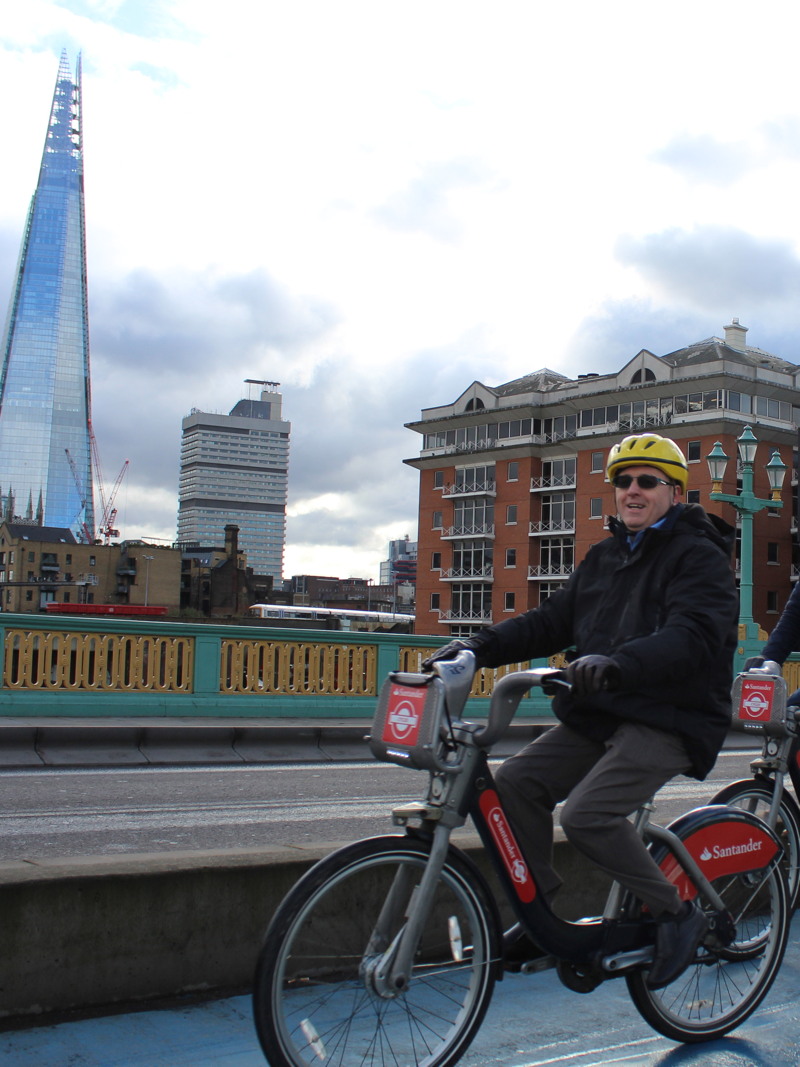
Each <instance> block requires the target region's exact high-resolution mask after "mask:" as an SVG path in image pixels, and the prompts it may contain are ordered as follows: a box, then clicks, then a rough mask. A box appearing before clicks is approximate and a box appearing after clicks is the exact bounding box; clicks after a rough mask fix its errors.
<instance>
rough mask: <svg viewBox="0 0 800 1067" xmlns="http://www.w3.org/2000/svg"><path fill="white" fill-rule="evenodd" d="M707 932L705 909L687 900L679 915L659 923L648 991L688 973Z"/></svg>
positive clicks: (661, 987) (648, 978) (648, 980)
mask: <svg viewBox="0 0 800 1067" xmlns="http://www.w3.org/2000/svg"><path fill="white" fill-rule="evenodd" d="M707 929H708V919H707V918H706V916H705V914H704V913H703V911H702V909H701V908H700V907H698V905H697V904H696V903H694V902H691V901H688V900H685V901H684V902H683V905H682V907H681V910H680V911H679V912H678V914H677V915H673V916H670V917H669V918H665V919H661V920H659V923H658V928H657V932H656V950H655V955H654V957H653V966H652V967H651V968H650V973H649V974H648V976H647V988H648V989H663V987H664V986H666V985H669V983H670V982H673V981H674V980H675V979H676V978H677V977H678V975H679V974H681V972H682V971H685V970H686V968H687V967H688V966H689V964H690V963H691V962H692V960H693V959H694V954H695V952H696V951H697V946H698V945H699V944H700V942H701V941H702V939H703V936H704V934H705V932H706V930H707Z"/></svg>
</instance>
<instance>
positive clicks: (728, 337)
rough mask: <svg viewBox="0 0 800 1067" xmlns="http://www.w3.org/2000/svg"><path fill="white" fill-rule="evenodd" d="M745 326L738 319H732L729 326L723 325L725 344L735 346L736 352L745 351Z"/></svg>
mask: <svg viewBox="0 0 800 1067" xmlns="http://www.w3.org/2000/svg"><path fill="white" fill-rule="evenodd" d="M746 336H747V327H746V326H742V325H740V323H739V320H738V319H734V320H733V321H732V322H731V324H730V326H726V327H725V344H726V345H728V346H729V347H730V348H735V349H736V350H737V352H746V351H747V340H746Z"/></svg>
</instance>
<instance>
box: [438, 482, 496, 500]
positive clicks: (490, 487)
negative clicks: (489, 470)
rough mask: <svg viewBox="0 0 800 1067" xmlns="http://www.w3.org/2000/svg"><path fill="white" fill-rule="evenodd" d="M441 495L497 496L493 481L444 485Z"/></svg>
mask: <svg viewBox="0 0 800 1067" xmlns="http://www.w3.org/2000/svg"><path fill="white" fill-rule="evenodd" d="M442 496H447V497H452V496H497V488H496V486H495V483H494V482H493V481H485V482H477V483H476V484H475V485H445V486H443V487H442Z"/></svg>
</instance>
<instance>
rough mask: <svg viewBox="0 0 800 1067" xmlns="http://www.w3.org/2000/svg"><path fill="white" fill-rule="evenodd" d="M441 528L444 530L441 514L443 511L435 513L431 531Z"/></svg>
mask: <svg viewBox="0 0 800 1067" xmlns="http://www.w3.org/2000/svg"><path fill="white" fill-rule="evenodd" d="M441 528H442V513H441V511H434V513H433V516H432V518H431V529H432V530H441Z"/></svg>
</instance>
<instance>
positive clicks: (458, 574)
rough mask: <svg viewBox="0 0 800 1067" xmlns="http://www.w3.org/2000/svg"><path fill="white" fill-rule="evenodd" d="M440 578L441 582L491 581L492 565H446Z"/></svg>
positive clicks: (492, 574)
mask: <svg viewBox="0 0 800 1067" xmlns="http://www.w3.org/2000/svg"><path fill="white" fill-rule="evenodd" d="M440 578H441V580H442V581H443V582H493V581H494V567H448V568H447V569H446V570H443V571H442V572H441V574H440Z"/></svg>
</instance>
